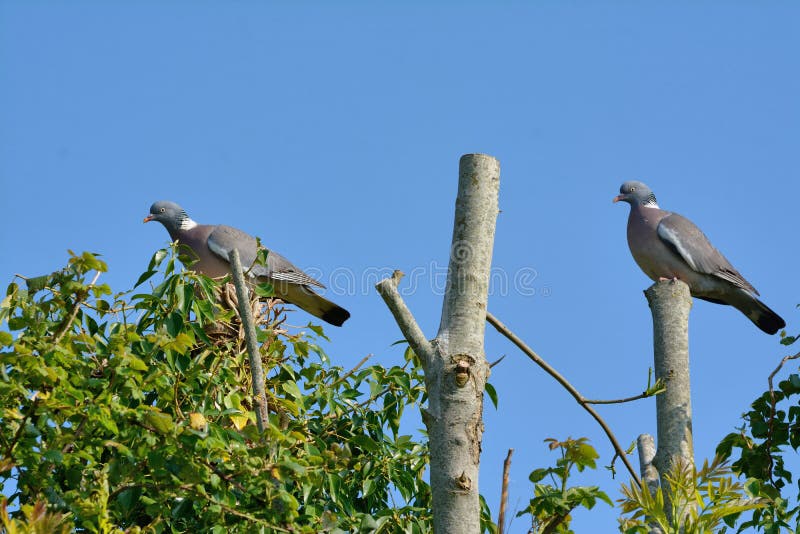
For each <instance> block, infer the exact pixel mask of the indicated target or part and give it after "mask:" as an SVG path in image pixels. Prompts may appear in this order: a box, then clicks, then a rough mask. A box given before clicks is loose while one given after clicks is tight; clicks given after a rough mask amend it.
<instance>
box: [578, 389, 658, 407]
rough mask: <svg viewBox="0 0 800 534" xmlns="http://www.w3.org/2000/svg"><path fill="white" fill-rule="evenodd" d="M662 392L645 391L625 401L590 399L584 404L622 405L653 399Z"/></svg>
mask: <svg viewBox="0 0 800 534" xmlns="http://www.w3.org/2000/svg"><path fill="white" fill-rule="evenodd" d="M659 393H661V391H654V392H653V391H644V392H642V393H640V394H638V395H634V396H633V397H627V398H624V399H610V400H590V399H583V402H585V403H586V404H622V403H623V402H631V401H635V400H639V399H646V398H648V397H652V396H653V395H658V394H659Z"/></svg>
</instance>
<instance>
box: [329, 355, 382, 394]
mask: <svg viewBox="0 0 800 534" xmlns="http://www.w3.org/2000/svg"><path fill="white" fill-rule="evenodd" d="M370 358H372V354H371V353H370V354H367V355H366V356H364V357H363V358H361V361H360V362H358V363H357V364H356V366H355V367H353V368H352V369H350V370H349V371H347V372H346V373H345V374H344V375H342V376H340V377H339V378H338V379H337V380H336V382H334V383H333V384H331V385H330V387H331V388H333V387H334V386H336V385H338V384H340V383H342V382H344V381H345V380H347V379H348V378H350V376H352V374H353V373H355V372H356V371H358V369H359V368H360V367H361V366H362V365H364V364H365V363H366V362H367V360H369V359H370Z"/></svg>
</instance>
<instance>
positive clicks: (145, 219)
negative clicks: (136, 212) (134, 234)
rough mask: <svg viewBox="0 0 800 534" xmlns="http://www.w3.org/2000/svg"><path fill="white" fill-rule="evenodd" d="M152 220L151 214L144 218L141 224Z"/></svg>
mask: <svg viewBox="0 0 800 534" xmlns="http://www.w3.org/2000/svg"><path fill="white" fill-rule="evenodd" d="M153 218H154V217H153V214H152V213H151V214H150V215H148V216H147V217H145V218H144V221H142V222H150V221H152V220H153Z"/></svg>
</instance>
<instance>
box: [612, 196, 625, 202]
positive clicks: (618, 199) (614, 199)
mask: <svg viewBox="0 0 800 534" xmlns="http://www.w3.org/2000/svg"><path fill="white" fill-rule="evenodd" d="M626 198H628V197H626V196H625V195H617V196H615V197H614V198H613V199H611V202H619V201H620V200H625V199H626Z"/></svg>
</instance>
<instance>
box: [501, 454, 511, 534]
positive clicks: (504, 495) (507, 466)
mask: <svg viewBox="0 0 800 534" xmlns="http://www.w3.org/2000/svg"><path fill="white" fill-rule="evenodd" d="M512 454H514V449H508V455H507V456H506V460H505V462H503V485H502V487H501V489H500V513H499V514H498V515H497V534H503V531H504V530H505V524H506V506H507V505H508V472H509V471H510V470H511V455H512Z"/></svg>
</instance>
